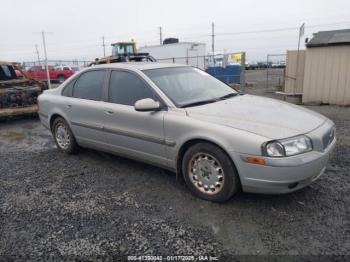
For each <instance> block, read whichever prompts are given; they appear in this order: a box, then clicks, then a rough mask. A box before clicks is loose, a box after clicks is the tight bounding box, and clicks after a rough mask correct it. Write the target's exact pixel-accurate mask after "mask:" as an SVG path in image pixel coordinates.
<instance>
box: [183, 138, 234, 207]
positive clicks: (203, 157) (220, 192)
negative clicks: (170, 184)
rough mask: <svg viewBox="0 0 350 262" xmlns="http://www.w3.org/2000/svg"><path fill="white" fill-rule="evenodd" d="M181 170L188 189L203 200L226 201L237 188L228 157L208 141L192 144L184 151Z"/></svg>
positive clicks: (231, 164) (232, 166)
mask: <svg viewBox="0 0 350 262" xmlns="http://www.w3.org/2000/svg"><path fill="white" fill-rule="evenodd" d="M182 173H183V175H184V179H185V182H186V184H187V186H188V188H189V189H190V190H191V192H192V193H193V194H194V195H196V196H198V197H200V198H202V199H205V200H209V201H214V202H223V201H226V200H228V199H229V198H231V197H232V196H233V195H234V194H235V193H236V192H237V191H238V190H239V188H240V180H239V177H238V173H237V171H236V168H235V166H234V165H233V163H232V161H231V159H230V158H229V157H228V155H227V154H226V153H225V152H224V151H223V150H222V149H221V148H219V147H217V146H215V145H213V144H210V143H204V142H203V143H198V144H195V145H193V146H192V147H190V148H189V149H188V150H187V151H186V152H185V154H184V157H183V161H182ZM221 177H222V178H221ZM200 184H202V185H200ZM205 187H206V188H205ZM208 187H209V188H208Z"/></svg>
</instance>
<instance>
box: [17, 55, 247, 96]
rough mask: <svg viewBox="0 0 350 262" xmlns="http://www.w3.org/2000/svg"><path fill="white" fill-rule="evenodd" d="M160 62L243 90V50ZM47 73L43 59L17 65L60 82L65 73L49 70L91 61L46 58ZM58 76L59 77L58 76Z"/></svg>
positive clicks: (74, 68)
mask: <svg viewBox="0 0 350 262" xmlns="http://www.w3.org/2000/svg"><path fill="white" fill-rule="evenodd" d="M157 62H160V63H177V64H185V65H191V66H194V67H197V68H199V69H201V70H205V71H206V72H208V73H209V74H211V75H212V76H214V77H216V78H217V79H219V80H221V81H223V82H225V83H227V84H229V85H230V86H232V87H235V88H237V89H240V90H241V92H244V91H245V52H239V53H225V54H214V55H210V54H209V55H205V56H186V57H169V58H161V59H157ZM47 63H48V66H49V71H50V72H49V73H47V72H46V67H45V65H46V63H45V61H25V62H23V63H21V64H20V65H19V66H20V67H22V69H23V70H24V71H26V72H27V74H28V75H29V76H30V77H32V78H34V79H37V80H42V81H47V80H48V75H49V77H50V82H60V81H63V80H64V79H65V78H67V75H64V76H63V75H57V74H52V73H51V71H55V70H56V71H59V70H63V71H64V70H71V71H73V72H76V71H79V70H81V69H83V68H85V67H87V66H89V64H90V63H91V61H84V60H76V59H72V60H48V61H47ZM59 76H60V77H59Z"/></svg>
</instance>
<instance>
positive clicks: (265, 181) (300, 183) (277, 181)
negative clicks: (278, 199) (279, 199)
mask: <svg viewBox="0 0 350 262" xmlns="http://www.w3.org/2000/svg"><path fill="white" fill-rule="evenodd" d="M335 144H336V138H334V139H333V141H332V143H331V144H330V145H328V146H327V148H326V149H324V150H320V151H316V150H313V151H310V152H308V153H304V154H300V155H296V156H291V157H284V158H269V157H265V158H264V157H262V158H264V159H265V161H266V163H265V165H257V164H251V163H247V162H245V161H244V158H245V157H246V156H250V155H246V154H241V153H236V152H230V155H231V157H232V159H233V161H234V163H235V165H236V167H237V170H238V173H239V176H240V179H241V184H242V189H243V191H244V192H251V193H263V194H283V193H289V192H293V191H296V190H299V189H301V188H303V187H305V186H307V185H309V184H311V183H312V182H314V181H315V180H317V179H318V178H319V177H320V176H321V175H322V174H323V173H324V171H325V170H326V166H327V163H328V160H329V156H330V154H331V152H332V150H333V148H334V147H335Z"/></svg>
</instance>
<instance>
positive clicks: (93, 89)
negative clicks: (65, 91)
mask: <svg viewBox="0 0 350 262" xmlns="http://www.w3.org/2000/svg"><path fill="white" fill-rule="evenodd" d="M104 78H105V71H103V70H96V71H89V72H86V73H84V74H83V75H81V76H80V77H79V79H78V80H77V81H76V82H75V85H74V88H73V96H74V97H77V98H83V99H89V100H101V98H102V88H103V82H104Z"/></svg>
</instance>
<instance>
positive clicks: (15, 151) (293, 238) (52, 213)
mask: <svg viewBox="0 0 350 262" xmlns="http://www.w3.org/2000/svg"><path fill="white" fill-rule="evenodd" d="M309 108H310V109H312V110H315V111H318V112H320V113H322V114H324V115H326V116H327V117H329V118H331V119H332V120H333V121H334V122H335V123H336V126H337V139H338V142H337V146H336V148H335V150H334V153H333V156H332V158H331V161H330V163H329V165H328V167H327V170H326V173H325V174H324V175H323V176H322V177H321V178H320V179H319V180H317V181H316V182H315V183H313V184H312V185H310V186H309V187H306V188H305V189H302V190H300V191H298V192H295V193H291V194H287V195H255V194H247V193H239V194H238V195H236V196H235V197H234V198H232V199H231V200H230V201H228V202H226V203H222V204H217V203H211V202H208V201H204V200H201V199H198V198H196V197H194V196H193V195H192V194H191V193H190V192H189V190H188V189H187V188H186V186H185V184H184V183H183V182H182V181H180V182H177V181H176V179H175V174H173V173H171V172H169V171H166V170H163V169H160V168H156V167H153V166H150V165H147V164H143V163H139V162H136V161H132V160H128V159H125V158H121V157H117V156H113V155H110V154H105V153H101V152H97V151H93V150H88V149H82V150H80V152H79V153H78V154H76V155H65V154H63V153H60V152H59V151H58V150H57V149H56V147H55V144H54V142H53V139H52V137H51V134H50V132H49V131H48V130H46V129H44V127H42V126H41V124H40V122H39V120H38V119H37V118H35V117H34V118H33V117H26V118H21V119H12V120H3V121H1V122H0V160H1V164H0V257H2V258H5V259H6V258H8V259H11V258H25V259H33V260H35V259H38V258H42V257H55V258H62V259H83V260H84V259H91V258H92V257H100V258H115V257H116V256H118V255H170V254H171V255H175V254H178V255H190V254H192V255H203V254H206V255H208V254H211V255H216V256H220V255H223V254H224V255H230V254H231V255H232V254H233V255H235V254H240V255H242V254H250V255H251V254H279V255H281V254H283V255H297V254H303V255H350V223H349V222H350V208H349V207H350V194H349V193H350V190H349V188H350V136H349V134H350V108H346V107H335V106H313V107H309ZM281 175H283V174H281Z"/></svg>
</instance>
